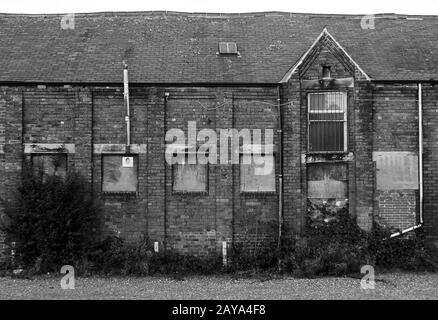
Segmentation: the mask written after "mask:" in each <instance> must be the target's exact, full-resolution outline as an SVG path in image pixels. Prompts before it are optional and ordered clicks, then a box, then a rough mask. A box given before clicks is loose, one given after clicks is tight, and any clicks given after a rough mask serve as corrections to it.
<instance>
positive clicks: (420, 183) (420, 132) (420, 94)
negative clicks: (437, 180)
mask: <svg viewBox="0 0 438 320" xmlns="http://www.w3.org/2000/svg"><path fill="white" fill-rule="evenodd" d="M418 191H419V198H420V199H419V201H420V205H419V207H420V208H419V209H420V210H419V211H420V214H419V218H420V219H419V220H420V223H419V224H417V225H416V226H413V227H410V228H407V229H404V230H402V231H399V232H396V233H393V234H391V236H390V237H389V238H394V237H398V236H400V235H402V234H405V233H408V232H411V231H414V230H416V229H419V228H421V227H422V226H423V90H422V86H421V83H418Z"/></svg>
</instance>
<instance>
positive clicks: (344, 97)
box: [306, 90, 349, 154]
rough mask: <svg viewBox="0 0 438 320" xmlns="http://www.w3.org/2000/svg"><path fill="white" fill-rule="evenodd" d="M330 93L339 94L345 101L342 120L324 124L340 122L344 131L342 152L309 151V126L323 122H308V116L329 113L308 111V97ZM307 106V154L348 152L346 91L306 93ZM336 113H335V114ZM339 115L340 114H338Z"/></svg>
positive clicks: (340, 151) (325, 111)
mask: <svg viewBox="0 0 438 320" xmlns="http://www.w3.org/2000/svg"><path fill="white" fill-rule="evenodd" d="M330 93H337V94H341V95H342V97H343V98H342V99H344V101H345V110H344V111H343V114H344V117H343V119H342V120H326V122H331V123H334V122H342V123H343V124H344V129H343V138H344V146H343V150H332V151H329V150H327V151H326V150H310V124H311V123H312V122H314V123H315V122H316V123H318V122H323V121H321V120H319V121H318V120H310V114H312V113H313V114H328V113H330V111H328V110H322V111H320V112H315V111H311V110H310V96H311V95H318V94H320V95H325V94H330ZM306 101H307V106H306V110H307V124H306V126H307V152H308V153H311V154H318V153H319V154H321V153H322V154H324V153H334V154H336V153H338V154H344V153H347V152H348V109H349V108H348V101H349V99H348V91H347V90H324V91H311V92H307V99H306ZM336 113H337V112H336ZM339 113H341V112H339Z"/></svg>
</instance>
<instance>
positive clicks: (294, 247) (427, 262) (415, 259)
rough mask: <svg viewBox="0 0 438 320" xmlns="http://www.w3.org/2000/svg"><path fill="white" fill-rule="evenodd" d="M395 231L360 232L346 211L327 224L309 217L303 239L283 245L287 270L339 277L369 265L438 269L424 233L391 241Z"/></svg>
mask: <svg viewBox="0 0 438 320" xmlns="http://www.w3.org/2000/svg"><path fill="white" fill-rule="evenodd" d="M392 232H393V230H390V229H388V228H384V227H381V226H379V225H376V226H375V228H374V230H373V232H371V233H367V232H365V231H363V230H362V229H360V227H359V226H358V225H357V223H356V221H355V219H354V217H352V216H351V215H349V214H348V211H347V210H340V211H339V212H338V214H337V216H336V217H335V218H333V219H329V220H328V221H327V222H325V223H321V222H320V221H318V223H316V224H315V223H314V221H312V219H310V218H308V220H307V222H306V228H305V231H304V234H303V237H300V238H299V239H297V240H294V241H289V243H287V244H284V245H283V250H282V262H283V264H282V265H283V268H284V270H285V271H287V272H290V273H292V274H294V275H296V276H303V277H314V276H325V275H332V276H340V275H346V274H350V273H358V272H360V268H361V266H363V265H366V264H369V265H373V266H374V267H376V268H380V269H400V270H408V271H418V270H421V271H423V270H435V269H436V268H435V266H436V264H434V262H433V261H432V259H431V257H430V254H429V252H428V251H427V249H426V246H425V241H424V234H423V233H422V232H421V231H417V232H415V233H413V237H411V238H408V239H406V238H404V237H397V238H392V239H389V236H390V235H391V234H392Z"/></svg>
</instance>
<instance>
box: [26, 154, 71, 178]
mask: <svg viewBox="0 0 438 320" xmlns="http://www.w3.org/2000/svg"><path fill="white" fill-rule="evenodd" d="M44 156H62V157H65V175H64V176H59V175H56V174H55V176H57V177H61V178H65V177H66V176H67V174H68V153H66V152H32V153H30V154H29V158H30V164H31V166H32V170H33V172H35V166H34V157H44Z"/></svg>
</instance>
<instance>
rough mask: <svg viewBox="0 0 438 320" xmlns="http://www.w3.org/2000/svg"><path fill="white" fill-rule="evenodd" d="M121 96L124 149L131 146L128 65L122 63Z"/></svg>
mask: <svg viewBox="0 0 438 320" xmlns="http://www.w3.org/2000/svg"><path fill="white" fill-rule="evenodd" d="M123 65H124V69H123V89H124V90H123V96H124V103H125V123H126V147H127V148H129V146H130V145H131V119H130V110H129V84H128V64H127V63H126V62H124V63H123Z"/></svg>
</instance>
